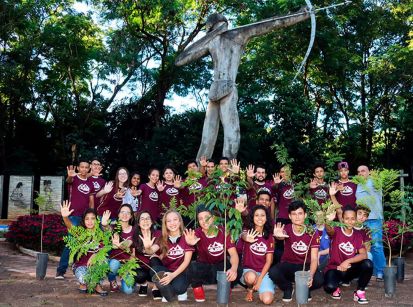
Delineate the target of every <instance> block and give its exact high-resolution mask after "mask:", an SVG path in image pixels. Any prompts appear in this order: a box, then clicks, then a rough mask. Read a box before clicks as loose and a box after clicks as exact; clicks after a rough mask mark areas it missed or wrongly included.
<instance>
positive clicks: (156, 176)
mask: <svg viewBox="0 0 413 307" xmlns="http://www.w3.org/2000/svg"><path fill="white" fill-rule="evenodd" d="M148 178H149V181H150V182H151V183H153V184H156V183H157V182H158V180H159V171H158V170H157V169H154V170H152V172H151V173H150V174H149V176H148Z"/></svg>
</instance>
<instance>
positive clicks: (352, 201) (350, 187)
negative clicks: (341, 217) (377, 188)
mask: <svg viewBox="0 0 413 307" xmlns="http://www.w3.org/2000/svg"><path fill="white" fill-rule="evenodd" d="M337 183H338V184H339V183H342V184H343V186H344V189H343V191H338V192H337V193H336V199H337V201H338V202H339V204H340V205H341V206H342V207H343V208H344V207H345V206H347V205H350V206H351V207H352V208H354V209H356V206H357V205H356V190H357V184H355V183H354V182H351V181H348V182H341V181H340V180H339V181H338V182H337Z"/></svg>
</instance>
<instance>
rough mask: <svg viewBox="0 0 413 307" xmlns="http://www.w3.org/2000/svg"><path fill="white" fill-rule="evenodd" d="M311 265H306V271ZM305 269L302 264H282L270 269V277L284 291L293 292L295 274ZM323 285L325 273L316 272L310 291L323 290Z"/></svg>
mask: <svg viewBox="0 0 413 307" xmlns="http://www.w3.org/2000/svg"><path fill="white" fill-rule="evenodd" d="M309 267H310V265H309V264H306V266H305V269H306V270H308V269H309ZM302 269H303V265H302V264H295V263H289V262H281V263H278V264H276V265H274V266H272V267H271V268H270V271H269V276H270V278H271V279H272V281H273V282H274V283H275V284H276V285H277V286H278V287H279V288H280V289H281V290H283V291H285V290H292V288H293V285H292V283H293V282H294V281H295V275H294V274H295V272H297V271H301V270H302ZM322 285H323V273H321V272H320V271H318V270H317V271H316V272H315V273H314V276H313V284H312V286H311V288H310V290H314V289H318V288H321V286H322Z"/></svg>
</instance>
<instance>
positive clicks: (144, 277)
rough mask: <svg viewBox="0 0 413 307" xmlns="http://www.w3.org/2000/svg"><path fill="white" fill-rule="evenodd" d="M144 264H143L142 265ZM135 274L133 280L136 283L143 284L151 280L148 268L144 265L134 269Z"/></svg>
mask: <svg viewBox="0 0 413 307" xmlns="http://www.w3.org/2000/svg"><path fill="white" fill-rule="evenodd" d="M142 266H144V265H142ZM135 272H136V276H135V282H136V283H137V284H144V283H146V282H147V281H151V276H150V274H149V269H147V268H146V267H140V268H137V269H136V271H135Z"/></svg>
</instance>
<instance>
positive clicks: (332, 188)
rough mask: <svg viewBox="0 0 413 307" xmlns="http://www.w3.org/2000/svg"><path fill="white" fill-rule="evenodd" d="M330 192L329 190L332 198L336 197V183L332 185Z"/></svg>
mask: <svg viewBox="0 0 413 307" xmlns="http://www.w3.org/2000/svg"><path fill="white" fill-rule="evenodd" d="M328 190H329V194H330V196H333V195H336V194H337V192H338V184H337V183H335V182H332V183H330V187H329V189H328Z"/></svg>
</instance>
